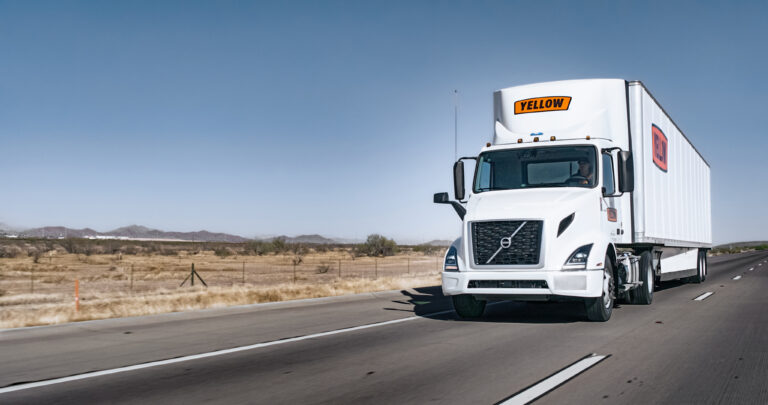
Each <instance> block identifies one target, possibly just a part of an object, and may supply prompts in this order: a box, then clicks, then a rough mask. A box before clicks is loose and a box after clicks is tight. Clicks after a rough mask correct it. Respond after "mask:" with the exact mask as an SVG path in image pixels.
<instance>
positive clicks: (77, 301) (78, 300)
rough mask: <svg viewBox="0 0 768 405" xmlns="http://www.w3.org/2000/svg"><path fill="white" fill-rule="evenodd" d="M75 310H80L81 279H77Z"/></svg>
mask: <svg viewBox="0 0 768 405" xmlns="http://www.w3.org/2000/svg"><path fill="white" fill-rule="evenodd" d="M75 312H80V280H75Z"/></svg>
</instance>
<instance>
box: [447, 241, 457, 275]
mask: <svg viewBox="0 0 768 405" xmlns="http://www.w3.org/2000/svg"><path fill="white" fill-rule="evenodd" d="M457 255H458V251H457V250H456V248H455V247H453V246H451V247H450V248H449V249H448V253H447V254H446V255H445V264H444V266H443V271H459V259H458V258H457V257H456V256H457Z"/></svg>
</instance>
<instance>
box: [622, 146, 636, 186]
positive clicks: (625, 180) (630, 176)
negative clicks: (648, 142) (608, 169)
mask: <svg viewBox="0 0 768 405" xmlns="http://www.w3.org/2000/svg"><path fill="white" fill-rule="evenodd" d="M618 157H619V191H620V192H622V193H631V192H633V191H635V165H634V161H633V159H632V152H630V151H621V152H619V156H618Z"/></svg>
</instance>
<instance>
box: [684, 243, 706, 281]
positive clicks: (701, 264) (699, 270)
mask: <svg viewBox="0 0 768 405" xmlns="http://www.w3.org/2000/svg"><path fill="white" fill-rule="evenodd" d="M706 279H707V251H706V250H704V249H699V260H698V261H697V262H696V275H695V276H691V277H688V282H690V283H695V284H699V283H701V282H703V281H704V280H706Z"/></svg>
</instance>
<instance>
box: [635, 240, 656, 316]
mask: <svg viewBox="0 0 768 405" xmlns="http://www.w3.org/2000/svg"><path fill="white" fill-rule="evenodd" d="M640 281H642V282H643V285H641V286H640V287H637V288H635V289H634V290H632V291H631V297H632V303H633V304H636V305H651V302H653V288H654V285H653V284H654V282H655V281H656V275H655V274H654V273H653V255H652V254H651V252H649V251H645V252H643V253H641V254H640Z"/></svg>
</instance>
